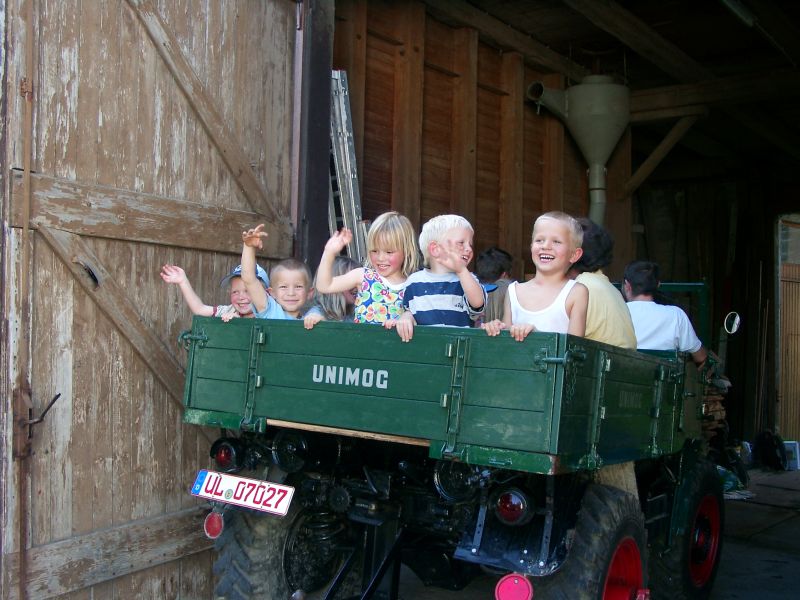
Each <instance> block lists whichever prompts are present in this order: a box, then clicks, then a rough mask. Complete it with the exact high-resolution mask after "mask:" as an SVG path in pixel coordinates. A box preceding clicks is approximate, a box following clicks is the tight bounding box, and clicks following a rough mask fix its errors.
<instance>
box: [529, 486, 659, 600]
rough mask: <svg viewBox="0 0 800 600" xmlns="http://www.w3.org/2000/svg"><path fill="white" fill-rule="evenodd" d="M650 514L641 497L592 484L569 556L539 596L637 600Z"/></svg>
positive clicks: (544, 581)
mask: <svg viewBox="0 0 800 600" xmlns="http://www.w3.org/2000/svg"><path fill="white" fill-rule="evenodd" d="M645 543H646V533H645V527H644V515H643V514H642V511H641V509H640V507H639V502H638V501H637V500H636V498H635V497H634V496H633V495H631V494H628V493H627V492H623V491H622V490H619V489H617V488H612V487H608V486H604V485H598V484H595V485H592V486H590V487H589V488H588V489H587V490H586V493H585V494H584V497H583V500H582V502H581V509H580V512H579V513H578V521H577V523H576V525H575V535H574V538H573V542H572V546H571V548H570V550H569V555H568V556H567V559H566V560H565V561H564V564H563V565H562V567H561V569H560V570H559V571H558V572H557V573H555V574H554V575H551V576H550V577H546V578H544V579H542V581H541V583H540V584H539V585H535V584H534V587H535V592H536V597H542V598H548V600H549V599H551V598H552V599H558V600H614V599H616V598H635V597H636V595H637V592H638V591H639V590H642V589H644V587H645V581H644V580H645V573H646V572H647V569H646V563H645V553H644V549H645V548H646V546H645Z"/></svg>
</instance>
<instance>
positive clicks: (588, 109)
mask: <svg viewBox="0 0 800 600" xmlns="http://www.w3.org/2000/svg"><path fill="white" fill-rule="evenodd" d="M527 97H528V99H530V100H533V101H534V102H536V104H537V105H539V106H542V105H543V106H544V107H545V108H547V109H548V110H550V111H551V112H552V113H553V114H554V115H556V116H557V117H558V118H559V119H561V120H562V121H564V123H565V124H566V126H567V129H569V132H570V133H571V134H572V137H573V138H574V139H575V141H576V142H577V144H578V147H579V148H580V150H581V153H583V156H584V157H585V158H586V162H587V163H589V218H590V219H591V220H592V221H594V222H595V223H598V224H600V225H602V224H603V221H604V220H605V209H606V162H607V161H608V157H609V156H611V152H612V151H613V150H614V147H615V146H616V145H617V142H618V141H619V138H620V137H621V136H622V134H623V133H624V132H625V129H626V128H627V127H628V123H629V122H630V91H629V90H628V88H627V87H625V86H624V85H620V84H618V83H614V80H613V78H611V77H608V76H606V75H589V76H587V77H585V78H584V79H583V81H581V83H579V84H578V85H573V86H572V87H570V88H568V89H566V90H564V91H562V90H553V89H548V88H546V87H545V86H544V84H543V83H542V82H541V81H536V82H534V83H532V84H531V85H529V86H528V90H527Z"/></svg>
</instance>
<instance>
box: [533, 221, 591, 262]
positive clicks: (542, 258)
mask: <svg viewBox="0 0 800 600" xmlns="http://www.w3.org/2000/svg"><path fill="white" fill-rule="evenodd" d="M581 252H582V251H581V249H580V248H575V244H574V242H573V240H572V235H571V230H570V228H569V227H568V226H567V224H566V223H563V222H562V221H559V220H557V219H549V218H548V219H538V220H537V221H536V224H535V225H534V226H533V241H532V243H531V259H533V264H534V265H535V266H536V271H537V272H539V271H541V272H543V273H566V272H567V270H568V269H569V268H570V266H572V264H573V263H574V262H576V261H577V260H578V259H579V258H580V257H581Z"/></svg>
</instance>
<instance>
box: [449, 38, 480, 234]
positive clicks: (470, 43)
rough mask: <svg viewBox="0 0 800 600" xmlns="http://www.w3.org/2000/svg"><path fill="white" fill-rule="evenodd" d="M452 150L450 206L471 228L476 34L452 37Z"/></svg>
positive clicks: (475, 114)
mask: <svg viewBox="0 0 800 600" xmlns="http://www.w3.org/2000/svg"><path fill="white" fill-rule="evenodd" d="M453 58H454V63H455V64H454V70H455V71H456V73H457V74H458V77H457V78H456V80H455V82H454V86H453V106H452V121H451V122H452V127H453V141H452V144H453V149H452V157H453V159H452V160H453V163H452V169H451V171H450V205H451V206H452V207H453V210H454V212H456V213H458V214H460V215H463V216H464V217H465V218H466V219H467V220H469V222H470V223H472V224H473V226H476V225H477V223H475V185H476V182H475V177H476V162H477V154H478V153H477V152H476V145H477V135H478V32H477V31H475V30H474V29H469V28H461V29H458V30H456V31H455V33H454V51H453Z"/></svg>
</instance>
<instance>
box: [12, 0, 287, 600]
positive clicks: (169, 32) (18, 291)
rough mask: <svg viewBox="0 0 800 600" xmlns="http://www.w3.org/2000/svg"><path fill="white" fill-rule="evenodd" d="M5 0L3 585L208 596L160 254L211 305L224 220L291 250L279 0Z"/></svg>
mask: <svg viewBox="0 0 800 600" xmlns="http://www.w3.org/2000/svg"><path fill="white" fill-rule="evenodd" d="M5 6H6V8H5V14H4V24H3V25H2V26H0V27H2V28H4V29H3V30H2V32H3V34H4V36H3V37H4V43H5V48H7V50H8V57H7V59H8V60H7V71H5V72H2V75H3V84H4V88H3V92H4V93H5V95H6V100H5V101H4V102H6V103H7V105H6V106H5V107H4V108H5V111H6V112H5V113H4V114H3V123H2V128H0V140H2V141H3V144H4V145H3V147H2V153H1V154H0V157H2V160H3V162H2V164H1V165H0V166H2V172H0V179H2V188H0V189H1V190H2V192H1V193H2V195H0V202H1V203H2V214H3V219H4V225H5V226H4V233H3V245H2V270H3V273H2V275H3V284H4V285H3V291H2V311H3V322H2V327H3V331H2V334H3V335H2V349H0V365H1V366H2V375H0V398H2V402H3V407H2V413H1V416H0V426H2V436H3V437H2V446H1V448H0V449H1V450H2V454H0V458H1V459H2V470H1V471H0V492H1V493H2V496H1V497H0V511H1V513H0V518H1V521H0V526H1V527H2V533H0V550H2V552H0V557H1V558H0V560H2V564H1V566H2V579H0V597H2V598H20V597H26V598H36V599H39V598H50V597H56V596H58V597H64V598H70V599H89V598H120V599H127V598H154V599H155V598H158V599H162V598H187V599H195V598H211V597H212V596H213V590H212V581H211V569H210V567H211V562H212V560H213V556H212V552H211V551H210V550H209V548H210V544H209V543H208V541H207V540H205V538H204V537H203V536H202V518H203V513H204V509H203V507H202V506H201V505H200V504H199V503H197V502H195V501H194V500H193V499H192V498H191V497H190V496H189V495H188V493H187V489H188V487H189V485H190V483H191V481H192V480H193V477H194V474H195V472H196V470H197V469H198V468H199V467H201V466H205V465H206V464H207V463H208V460H209V459H208V448H209V440H210V439H211V436H212V435H214V432H209V431H204V430H201V429H199V428H197V427H194V426H187V425H184V424H183V423H182V421H181V398H182V392H183V364H184V361H185V356H184V352H183V350H182V349H181V348H180V347H179V344H178V341H177V338H178V334H179V333H180V331H181V330H183V329H186V328H188V327H189V325H190V320H191V315H190V313H189V311H188V309H187V308H186V306H185V303H184V302H183V299H182V297H181V295H180V292H179V290H178V289H177V287H176V286H168V285H167V284H165V283H163V282H162V281H161V279H160V277H159V270H160V268H161V266H162V265H163V264H166V263H170V264H177V265H180V266H182V267H183V268H184V269H185V270H186V272H187V274H188V276H189V278H190V281H191V282H192V284H193V285H194V288H195V290H196V291H197V292H198V294H199V295H200V296H201V298H203V299H204V300H205V301H206V302H208V303H223V302H224V301H225V300H226V297H225V292H224V290H221V289H220V288H219V282H220V279H221V278H222V277H223V276H224V275H225V274H226V273H227V272H228V271H229V270H230V269H231V267H232V266H234V265H236V264H237V263H238V262H239V258H238V255H239V252H240V248H241V241H240V233H241V231H242V229H244V228H246V227H249V226H252V225H254V224H256V223H261V222H264V223H266V224H267V230H268V232H269V239H268V243H267V244H266V246H267V247H266V248H265V251H264V256H263V257H262V260H264V259H267V260H268V259H270V258H282V257H285V256H288V255H290V254H291V251H292V237H293V234H292V226H291V224H290V222H289V217H288V215H289V214H290V209H289V198H290V191H291V190H290V187H291V177H290V174H291V172H292V169H293V165H292V164H291V162H290V157H291V156H292V152H291V147H292V114H293V103H294V97H295V96H294V95H295V89H294V87H295V86H294V68H293V62H294V43H295V31H296V23H295V14H296V4H295V2H294V1H293V0H237V1H236V2H216V1H213V2H205V1H202V0H177V1H175V2H173V1H169V2H155V1H152V2H151V1H149V0H127V1H125V0H116V1H111V0H108V1H100V0H97V1H94V0H89V1H87V0H27V1H24V0H9V1H8V2H6V3H5ZM24 78H26V79H27V81H28V82H31V85H28V86H22V88H23V89H22V90H20V87H21V82H22V80H23V79H24ZM20 91H21V92H23V94H20ZM27 92H30V93H27ZM26 157H27V158H26ZM28 161H29V162H28ZM26 167H27V168H26ZM59 394H60V397H59V399H58V400H56V401H55V403H54V404H53V406H52V408H51V410H50V411H49V412H48V413H47V415H46V417H45V418H44V420H43V421H42V422H41V423H39V424H36V425H33V426H31V427H29V426H28V425H27V424H25V423H24V421H25V420H27V419H29V416H33V417H37V416H39V415H40V414H41V413H42V411H43V410H44V408H45V406H46V405H47V404H48V403H49V402H50V401H51V399H52V398H54V397H55V396H56V395H59ZM29 431H30V432H32V435H31V437H28V432H29Z"/></svg>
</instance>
